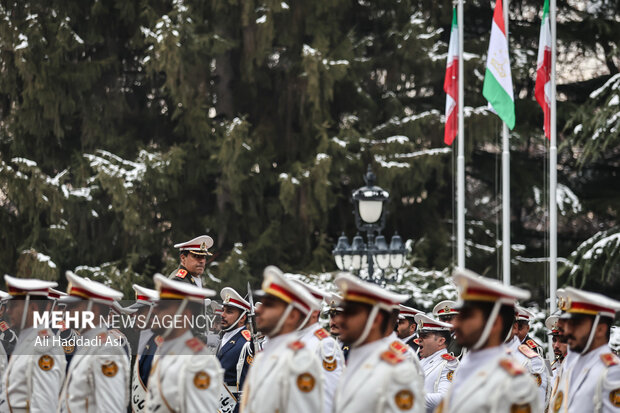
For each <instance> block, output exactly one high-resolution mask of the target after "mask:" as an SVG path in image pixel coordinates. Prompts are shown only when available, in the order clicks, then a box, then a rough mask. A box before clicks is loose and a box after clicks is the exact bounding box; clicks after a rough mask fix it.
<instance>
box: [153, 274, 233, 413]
mask: <svg viewBox="0 0 620 413" xmlns="http://www.w3.org/2000/svg"><path fill="white" fill-rule="evenodd" d="M154 281H155V288H156V289H157V292H158V294H159V301H158V302H157V305H156V306H155V308H154V310H153V311H154V319H153V323H152V325H151V329H152V330H153V333H155V334H156V335H159V336H161V337H162V339H163V342H162V343H161V345H159V347H158V348H157V351H156V353H155V357H154V361H153V367H152V370H151V374H150V376H149V379H148V389H147V391H148V393H147V397H146V411H147V412H151V413H155V412H166V413H170V412H175V413H185V412H188V413H189V412H197V411H205V412H216V411H217V409H218V407H219V401H220V394H221V392H222V383H223V379H224V370H223V369H222V367H221V366H220V362H219V361H218V360H217V358H216V357H215V355H213V354H209V353H208V352H207V350H206V347H205V344H204V343H203V342H202V341H200V340H199V339H198V338H196V337H194V336H193V334H192V331H191V323H190V321H191V320H195V321H196V322H197V323H201V322H204V321H205V320H202V321H199V319H197V318H195V317H192V315H193V314H197V310H198V309H199V308H200V307H201V306H202V305H203V303H204V300H205V299H206V298H208V297H212V296H214V295H215V291H213V290H209V289H206V288H200V287H197V286H195V285H192V284H190V283H182V282H177V281H175V280H171V279H168V278H166V277H164V276H163V275H161V274H156V275H155V277H154ZM173 320H174V321H173Z"/></svg>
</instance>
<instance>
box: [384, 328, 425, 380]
mask: <svg viewBox="0 0 620 413" xmlns="http://www.w3.org/2000/svg"><path fill="white" fill-rule="evenodd" d="M381 340H382V341H383V342H384V343H386V344H387V345H388V346H391V345H392V344H393V343H394V342H395V341H396V342H398V343H399V344H402V345H403V346H404V352H403V353H402V356H403V357H404V358H405V360H406V361H408V362H410V363H412V364H413V366H414V367H415V369H416V371H417V372H418V375H420V377H422V379H424V370H422V366H421V365H420V357H419V356H418V353H417V351H414V350H413V349H412V348H411V346H410V345H408V344H407V343H405V342H404V341H403V340H401V339H400V338H398V336H397V335H396V333H395V332H392V333H391V334H390V335H389V336H387V337H384V338H382V339H381ZM392 347H393V346H392Z"/></svg>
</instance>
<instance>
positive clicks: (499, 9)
mask: <svg viewBox="0 0 620 413" xmlns="http://www.w3.org/2000/svg"><path fill="white" fill-rule="evenodd" d="M493 21H494V22H495V24H497V27H499V29H500V30H501V31H502V33H504V36H506V26H505V25H504V7H503V6H502V0H497V1H496V2H495V12H493Z"/></svg>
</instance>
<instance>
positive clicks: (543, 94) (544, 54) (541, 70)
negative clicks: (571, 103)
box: [534, 0, 551, 139]
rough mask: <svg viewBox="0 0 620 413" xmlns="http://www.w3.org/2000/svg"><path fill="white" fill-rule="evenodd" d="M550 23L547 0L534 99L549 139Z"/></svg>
mask: <svg viewBox="0 0 620 413" xmlns="http://www.w3.org/2000/svg"><path fill="white" fill-rule="evenodd" d="M550 89H551V23H550V21H549V0H545V6H544V7H543V17H542V24H541V26H540V39H539V40H538V59H537V60H536V87H535V88H534V92H535V95H536V100H537V101H538V104H539V105H540V107H541V108H542V110H543V113H544V114H545V136H546V137H547V138H548V139H551V108H550V106H549V105H550V102H551V91H550Z"/></svg>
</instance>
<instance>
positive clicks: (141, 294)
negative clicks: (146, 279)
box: [131, 284, 159, 305]
mask: <svg viewBox="0 0 620 413" xmlns="http://www.w3.org/2000/svg"><path fill="white" fill-rule="evenodd" d="M131 288H133V290H134V292H135V294H136V303H137V304H144V305H153V304H155V303H156V302H157V300H159V293H158V292H157V290H153V289H152V288H146V287H143V286H141V285H138V284H133V285H132V286H131Z"/></svg>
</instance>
